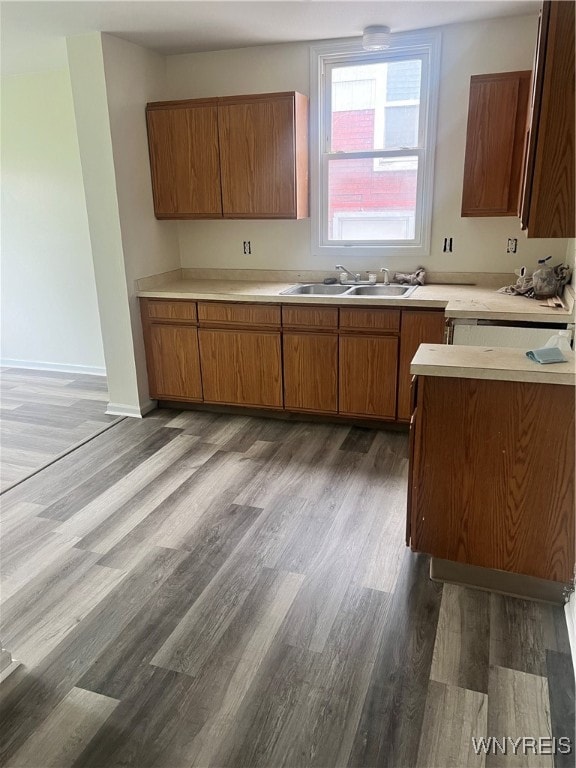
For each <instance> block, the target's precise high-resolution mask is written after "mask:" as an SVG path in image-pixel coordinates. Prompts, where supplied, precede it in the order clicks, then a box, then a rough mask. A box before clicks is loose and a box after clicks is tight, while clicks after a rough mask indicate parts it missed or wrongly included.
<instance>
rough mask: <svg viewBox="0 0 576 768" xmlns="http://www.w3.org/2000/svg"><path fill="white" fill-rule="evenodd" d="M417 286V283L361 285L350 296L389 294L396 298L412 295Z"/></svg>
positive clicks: (388, 295) (353, 289)
mask: <svg viewBox="0 0 576 768" xmlns="http://www.w3.org/2000/svg"><path fill="white" fill-rule="evenodd" d="M417 287H418V286H417V285H359V286H357V287H355V288H352V290H351V291H350V293H349V294H348V296H387V297H389V298H395V297H400V296H410V294H411V293H414V291H415V290H416V288H417Z"/></svg>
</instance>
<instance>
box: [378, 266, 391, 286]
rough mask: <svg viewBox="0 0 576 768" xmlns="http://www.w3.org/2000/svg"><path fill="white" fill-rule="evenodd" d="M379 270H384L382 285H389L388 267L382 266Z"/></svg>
mask: <svg viewBox="0 0 576 768" xmlns="http://www.w3.org/2000/svg"><path fill="white" fill-rule="evenodd" d="M380 272H384V285H390V270H389V269H388V267H382V268H381V269H380Z"/></svg>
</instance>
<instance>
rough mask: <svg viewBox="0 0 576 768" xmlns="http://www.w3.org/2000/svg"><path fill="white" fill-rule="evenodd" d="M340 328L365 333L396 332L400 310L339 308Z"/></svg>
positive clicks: (398, 325)
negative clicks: (363, 331)
mask: <svg viewBox="0 0 576 768" xmlns="http://www.w3.org/2000/svg"><path fill="white" fill-rule="evenodd" d="M340 328H356V329H358V330H367V331H389V332H393V331H398V330H400V310H399V309H361V308H360V307H358V308H356V307H353V308H348V307H341V308H340Z"/></svg>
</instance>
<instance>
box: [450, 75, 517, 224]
mask: <svg viewBox="0 0 576 768" xmlns="http://www.w3.org/2000/svg"><path fill="white" fill-rule="evenodd" d="M530 75H531V73H530V71H527V72H505V73H498V74H491V75H474V76H473V77H472V78H471V79H470V101H469V105H468V130H467V134H466V157H465V161H464V186H463V191H462V216H516V215H517V214H518V209H519V205H520V188H521V176H522V161H523V156H524V138H525V127H526V118H527V112H528V96H529V91H530Z"/></svg>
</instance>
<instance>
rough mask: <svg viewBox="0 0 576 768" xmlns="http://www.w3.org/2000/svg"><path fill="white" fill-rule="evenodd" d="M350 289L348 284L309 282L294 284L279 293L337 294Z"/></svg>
mask: <svg viewBox="0 0 576 768" xmlns="http://www.w3.org/2000/svg"><path fill="white" fill-rule="evenodd" d="M349 290H350V286H349V285H324V283H309V284H308V285H295V286H293V287H292V288H287V289H286V290H285V291H280V295H281V296H283V295H285V296H289V295H308V296H310V295H311V296H337V295H338V294H341V293H346V292H347V291H349Z"/></svg>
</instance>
